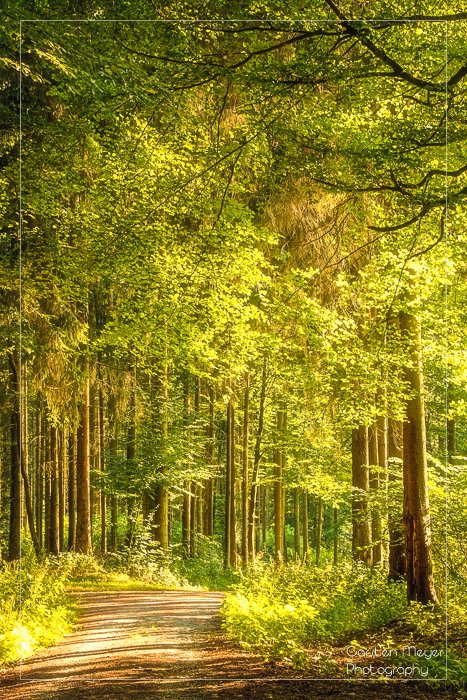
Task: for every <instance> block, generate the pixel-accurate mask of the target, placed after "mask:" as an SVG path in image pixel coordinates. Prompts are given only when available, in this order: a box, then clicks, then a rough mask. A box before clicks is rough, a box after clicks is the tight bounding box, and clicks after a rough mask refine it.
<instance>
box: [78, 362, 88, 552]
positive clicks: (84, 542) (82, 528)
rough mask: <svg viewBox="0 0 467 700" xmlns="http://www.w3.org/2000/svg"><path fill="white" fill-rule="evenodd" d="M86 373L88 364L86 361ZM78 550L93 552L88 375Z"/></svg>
mask: <svg viewBox="0 0 467 700" xmlns="http://www.w3.org/2000/svg"><path fill="white" fill-rule="evenodd" d="M86 375H88V366H87V363H86ZM76 448H77V454H76V551H77V552H81V553H83V554H92V542H91V503H90V500H91V498H90V471H89V376H86V381H85V387H84V397H83V403H82V405H81V410H80V420H79V425H78V431H77V436H76Z"/></svg>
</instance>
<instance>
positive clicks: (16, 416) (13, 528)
mask: <svg viewBox="0 0 467 700" xmlns="http://www.w3.org/2000/svg"><path fill="white" fill-rule="evenodd" d="M15 359H16V358H15V356H14V355H10V356H9V362H10V371H11V379H12V388H13V389H15V390H16V391H15V392H14V393H13V409H12V413H11V421H12V422H11V487H10V537H9V549H8V555H9V560H10V561H14V560H16V559H18V558H19V557H20V550H21V476H22V477H23V487H24V503H25V508H26V513H27V521H28V524H29V531H30V534H31V539H32V541H33V545H34V550H35V552H36V555H37V556H39V554H40V550H41V547H40V543H39V540H38V539H37V535H36V529H35V527H34V512H33V509H32V502H31V490H30V487H29V479H28V473H27V471H26V467H25V460H24V455H23V454H22V452H23V439H22V435H21V415H20V410H19V407H20V397H19V395H18V391H17V390H18V389H19V386H20V381H21V378H20V377H19V376H18V374H19V373H18V369H17V368H18V364H17V363H16V361H15ZM18 472H19V473H18ZM18 480H19V484H18Z"/></svg>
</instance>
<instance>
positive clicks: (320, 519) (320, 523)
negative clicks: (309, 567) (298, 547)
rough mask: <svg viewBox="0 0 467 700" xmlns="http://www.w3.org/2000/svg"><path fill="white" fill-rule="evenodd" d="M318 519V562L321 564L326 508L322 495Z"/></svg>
mask: <svg viewBox="0 0 467 700" xmlns="http://www.w3.org/2000/svg"><path fill="white" fill-rule="evenodd" d="M317 515H318V520H317V528H316V564H319V563H320V561H321V539H322V537H323V515H324V509H323V499H322V498H321V496H320V497H319V499H318V513H317Z"/></svg>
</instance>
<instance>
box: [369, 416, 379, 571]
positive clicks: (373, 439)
mask: <svg viewBox="0 0 467 700" xmlns="http://www.w3.org/2000/svg"><path fill="white" fill-rule="evenodd" d="M368 461H369V464H370V492H372V493H373V495H374V496H376V498H377V497H378V496H379V494H378V491H379V488H380V475H379V456H378V424H377V423H373V425H371V426H370V428H369V429H368ZM381 538H382V528H381V508H380V507H379V505H378V504H377V503H376V500H374V501H373V503H372V506H371V541H372V542H373V551H372V560H373V564H377V565H378V566H381V565H382V563H383V543H382V541H381Z"/></svg>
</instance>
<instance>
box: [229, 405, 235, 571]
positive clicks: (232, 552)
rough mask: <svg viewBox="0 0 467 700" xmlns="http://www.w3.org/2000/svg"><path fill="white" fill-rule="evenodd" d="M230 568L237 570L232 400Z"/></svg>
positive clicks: (232, 408) (230, 434) (232, 409)
mask: <svg viewBox="0 0 467 700" xmlns="http://www.w3.org/2000/svg"><path fill="white" fill-rule="evenodd" d="M229 438H230V470H229V472H230V508H229V515H230V553H229V560H230V566H231V567H232V568H234V569H236V568H237V513H236V508H235V496H236V493H235V486H236V478H235V477H236V470H235V409H234V405H233V399H232V398H231V400H230V430H229Z"/></svg>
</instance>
